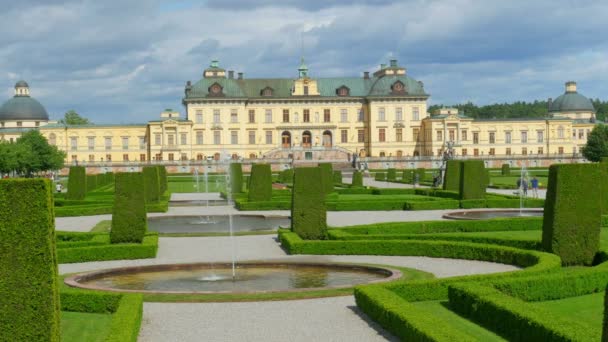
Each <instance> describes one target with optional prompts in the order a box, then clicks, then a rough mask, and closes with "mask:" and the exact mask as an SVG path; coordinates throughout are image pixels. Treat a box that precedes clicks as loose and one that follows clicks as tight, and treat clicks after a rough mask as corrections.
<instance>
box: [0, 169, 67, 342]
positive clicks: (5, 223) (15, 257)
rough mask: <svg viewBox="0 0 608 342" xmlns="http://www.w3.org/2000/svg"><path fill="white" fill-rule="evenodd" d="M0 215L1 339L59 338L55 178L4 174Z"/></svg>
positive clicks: (0, 197)
mask: <svg viewBox="0 0 608 342" xmlns="http://www.w3.org/2000/svg"><path fill="white" fill-rule="evenodd" d="M0 217H1V218H2V219H0V253H1V257H0V293H2V296H0V335H1V336H4V338H0V339H2V340H6V341H9V340H10V341H59V340H60V332H59V330H60V318H59V293H58V287H57V286H58V284H57V254H56V251H55V219H54V216H53V192H52V186H51V182H50V181H49V180H46V179H10V180H0ZM1 336H0V337H1Z"/></svg>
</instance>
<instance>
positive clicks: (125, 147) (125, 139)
mask: <svg viewBox="0 0 608 342" xmlns="http://www.w3.org/2000/svg"><path fill="white" fill-rule="evenodd" d="M122 149H123V150H128V149H129V137H122Z"/></svg>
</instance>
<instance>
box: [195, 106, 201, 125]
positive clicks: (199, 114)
mask: <svg viewBox="0 0 608 342" xmlns="http://www.w3.org/2000/svg"><path fill="white" fill-rule="evenodd" d="M196 123H197V124H201V123H203V111H202V110H200V109H197V110H196Z"/></svg>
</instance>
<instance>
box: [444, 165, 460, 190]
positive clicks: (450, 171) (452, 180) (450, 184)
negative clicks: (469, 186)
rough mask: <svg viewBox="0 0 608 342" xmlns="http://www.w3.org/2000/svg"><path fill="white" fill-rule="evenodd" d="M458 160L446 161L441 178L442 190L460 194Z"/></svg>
mask: <svg viewBox="0 0 608 342" xmlns="http://www.w3.org/2000/svg"><path fill="white" fill-rule="evenodd" d="M461 167H462V166H461V162H460V160H448V161H447V163H446V166H445V176H444V178H443V190H447V191H456V192H460V168H461Z"/></svg>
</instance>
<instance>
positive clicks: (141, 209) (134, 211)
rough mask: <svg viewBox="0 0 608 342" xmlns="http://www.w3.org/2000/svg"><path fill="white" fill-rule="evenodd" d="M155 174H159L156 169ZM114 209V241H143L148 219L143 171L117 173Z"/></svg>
mask: <svg viewBox="0 0 608 342" xmlns="http://www.w3.org/2000/svg"><path fill="white" fill-rule="evenodd" d="M154 174H156V175H158V171H157V170H156V169H155V172H154ZM115 178H116V182H115V189H114V209H113V211H112V230H111V231H110V241H111V242H112V243H141V242H142V240H143V238H144V235H145V233H146V229H147V226H148V221H147V219H146V201H145V199H144V193H143V191H141V190H142V188H143V187H144V176H143V174H142V173H141V172H131V173H117V174H116V177H115Z"/></svg>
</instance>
